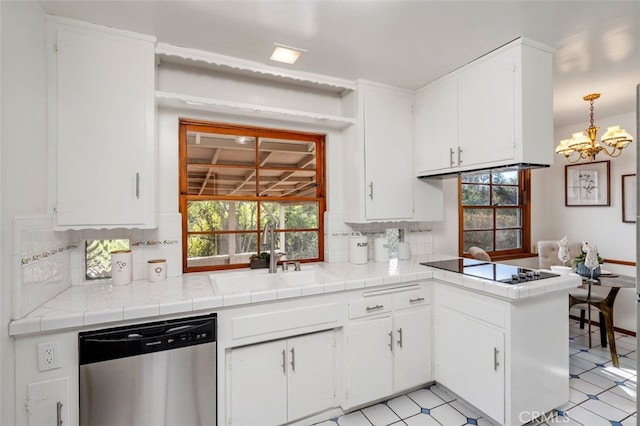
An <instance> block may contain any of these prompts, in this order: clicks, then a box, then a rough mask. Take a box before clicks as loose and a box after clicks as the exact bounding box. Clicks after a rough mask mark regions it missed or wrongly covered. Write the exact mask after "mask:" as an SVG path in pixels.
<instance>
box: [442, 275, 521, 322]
mask: <svg viewBox="0 0 640 426" xmlns="http://www.w3.org/2000/svg"><path fill="white" fill-rule="evenodd" d="M436 302H437V303H436V304H437V305H439V306H446V307H447V308H450V309H453V310H454V311H458V312H460V313H462V314H465V315H467V316H470V317H473V318H476V319H479V320H482V321H486V322H487V323H489V324H493V325H496V326H498V327H501V328H505V327H506V324H507V313H508V312H507V307H508V306H509V305H508V303H506V302H500V301H498V300H495V299H492V298H490V297H487V296H482V295H480V294H475V293H472V292H469V291H467V290H458V289H456V288H452V287H449V286H446V285H437V286H436Z"/></svg>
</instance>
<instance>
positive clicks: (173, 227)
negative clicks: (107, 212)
mask: <svg viewBox="0 0 640 426" xmlns="http://www.w3.org/2000/svg"><path fill="white" fill-rule="evenodd" d="M158 224H159V226H158V228H157V229H145V230H141V229H112V230H104V229H102V230H83V231H54V230H53V219H52V218H51V217H47V216H40V217H33V216H30V217H14V218H13V241H12V265H13V271H12V287H11V288H12V303H13V307H12V318H14V319H18V318H22V317H24V316H25V315H27V314H28V313H29V312H31V311H32V310H34V309H35V308H37V307H38V306H40V305H42V304H43V303H44V302H46V301H48V300H49V299H51V298H52V297H54V296H55V295H57V294H58V293H60V292H62V291H64V290H65V289H66V288H68V287H70V286H71V285H83V284H86V283H90V282H94V281H86V280H85V255H84V247H85V241H86V240H88V239H96V238H126V239H129V242H130V246H131V253H132V257H133V279H134V280H141V279H146V278H147V274H148V268H147V261H148V260H150V259H158V258H162V259H166V260H167V276H170V277H171V276H180V275H181V274H182V248H181V241H182V224H181V216H180V214H162V215H159V216H158Z"/></svg>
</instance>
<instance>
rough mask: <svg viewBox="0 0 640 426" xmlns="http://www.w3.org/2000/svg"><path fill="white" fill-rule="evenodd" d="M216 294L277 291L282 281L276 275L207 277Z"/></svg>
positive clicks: (243, 274) (213, 275) (241, 274)
mask: <svg viewBox="0 0 640 426" xmlns="http://www.w3.org/2000/svg"><path fill="white" fill-rule="evenodd" d="M209 278H210V280H211V282H212V283H213V285H214V290H215V291H216V293H222V294H233V293H247V292H252V291H263V290H277V289H278V288H279V287H282V280H280V279H278V277H277V276H276V274H262V273H259V272H256V273H230V274H229V275H216V274H212V275H209Z"/></svg>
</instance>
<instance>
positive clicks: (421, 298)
mask: <svg viewBox="0 0 640 426" xmlns="http://www.w3.org/2000/svg"><path fill="white" fill-rule="evenodd" d="M416 302H424V297H416V298H415V299H409V303H416Z"/></svg>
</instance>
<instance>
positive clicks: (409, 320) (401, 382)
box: [346, 288, 433, 407]
mask: <svg viewBox="0 0 640 426" xmlns="http://www.w3.org/2000/svg"><path fill="white" fill-rule="evenodd" d="M429 294H430V293H429V291H428V290H427V289H425V288H418V289H414V290H411V291H401V292H398V293H396V294H386V295H379V296H378V295H376V296H372V297H365V298H363V299H359V300H355V301H352V302H351V303H350V307H349V308H350V317H351V318H354V316H356V317H362V319H357V318H356V319H355V320H352V321H350V323H349V325H348V327H347V331H346V354H347V359H346V363H347V366H346V369H347V383H346V386H347V395H346V406H347V407H355V406H358V405H362V404H365V403H367V402H371V401H375V400H377V399H381V398H384V397H386V396H390V395H392V394H395V393H398V392H400V391H403V390H407V389H410V388H412V387H416V386H420V385H421V384H424V383H427V382H429V381H431V380H432V379H433V378H432V370H431V359H432V357H431V306H429V305H428V304H429V303H430V296H429ZM404 299H406V302H405V300H404ZM410 300H411V301H412V302H410ZM390 306H393V310H390V308H389V307H390ZM363 308H364V309H363ZM385 311H389V313H386V312H385ZM359 313H361V314H359ZM367 316H370V317H371V318H367Z"/></svg>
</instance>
